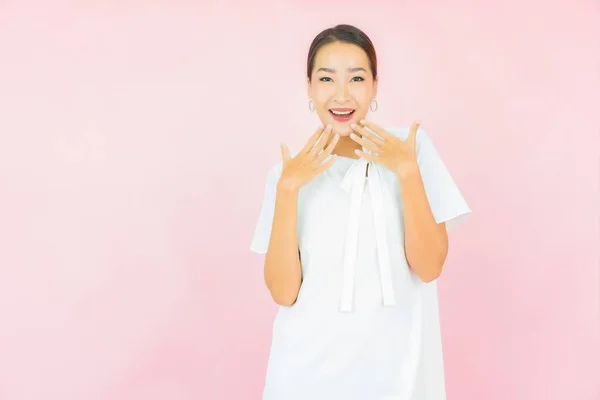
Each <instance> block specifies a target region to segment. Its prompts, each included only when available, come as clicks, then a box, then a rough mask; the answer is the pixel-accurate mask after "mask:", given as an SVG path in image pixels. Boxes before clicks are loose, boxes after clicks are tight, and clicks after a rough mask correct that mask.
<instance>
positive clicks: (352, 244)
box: [340, 159, 396, 311]
mask: <svg viewBox="0 0 600 400" xmlns="http://www.w3.org/2000/svg"><path fill="white" fill-rule="evenodd" d="M367 167H368V171H369V178H368V185H369V192H370V194H371V204H372V212H373V220H374V223H375V240H376V243H377V258H378V260H379V276H380V280H381V293H382V296H383V304H384V305H386V306H393V305H395V304H396V299H395V294H394V287H393V285H392V271H391V267H390V253H389V248H388V237H387V229H386V224H385V219H384V217H383V189H382V182H381V175H380V170H379V167H378V166H377V165H376V164H374V163H371V162H367V161H366V160H364V159H359V160H357V161H356V162H354V163H353V164H352V165H351V166H350V168H349V169H348V171H347V172H346V175H345V176H344V178H343V179H342V185H341V186H342V189H343V190H344V191H346V192H347V193H348V194H349V195H350V205H349V215H348V227H347V230H346V242H345V245H344V264H343V281H342V298H341V303H340V311H352V303H353V298H354V272H355V264H356V257H357V249H358V231H359V221H360V211H361V203H362V196H363V189H364V187H365V175H366V172H367Z"/></svg>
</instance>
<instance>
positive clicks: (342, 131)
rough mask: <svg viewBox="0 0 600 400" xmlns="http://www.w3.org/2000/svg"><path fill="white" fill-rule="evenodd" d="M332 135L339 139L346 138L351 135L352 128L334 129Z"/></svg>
mask: <svg viewBox="0 0 600 400" xmlns="http://www.w3.org/2000/svg"><path fill="white" fill-rule="evenodd" d="M333 133H337V134H338V135H340V137H347V136H350V134H351V133H352V128H350V127H349V126H340V127H334V129H333Z"/></svg>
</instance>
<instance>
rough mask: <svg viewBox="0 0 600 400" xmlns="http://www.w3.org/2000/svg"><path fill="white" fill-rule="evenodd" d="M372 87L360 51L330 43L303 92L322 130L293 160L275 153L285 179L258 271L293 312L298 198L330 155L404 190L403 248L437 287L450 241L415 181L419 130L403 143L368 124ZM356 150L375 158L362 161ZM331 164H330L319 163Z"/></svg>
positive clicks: (298, 272)
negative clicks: (347, 112)
mask: <svg viewBox="0 0 600 400" xmlns="http://www.w3.org/2000/svg"><path fill="white" fill-rule="evenodd" d="M377 84H378V80H377V79H373V76H372V72H371V69H370V67H369V59H368V57H367V55H366V53H365V52H364V51H363V50H362V49H361V48H360V47H358V46H355V45H353V44H348V43H341V42H334V43H330V44H328V45H325V46H323V47H322V48H321V49H320V50H319V52H318V53H317V55H316V57H315V64H314V69H313V72H312V76H311V78H310V79H307V89H308V95H309V97H310V98H311V99H312V100H313V101H314V103H315V111H316V113H317V115H318V116H319V119H320V120H321V122H322V123H323V125H324V126H325V128H324V129H323V128H322V127H319V129H317V131H316V132H314V134H313V135H312V136H311V138H310V139H309V140H308V142H307V143H306V145H305V146H304V147H303V149H302V150H301V151H300V152H299V153H298V154H297V155H296V156H295V157H293V158H291V157H290V153H289V149H288V148H287V146H286V145H285V144H282V145H281V155H282V161H283V171H282V175H281V178H280V179H279V182H278V184H277V193H276V201H275V213H274V217H273V226H272V230H271V237H270V242H269V247H268V250H267V254H266V256H265V265H264V279H265V283H266V285H267V287H268V289H269V292H270V293H271V297H272V298H273V300H274V301H275V302H276V303H277V304H279V305H282V306H291V305H293V304H294V303H295V301H296V299H297V297H298V293H299V291H300V286H301V285H302V267H301V259H300V253H299V249H298V237H297V215H298V194H299V191H300V189H301V188H302V187H303V186H304V185H305V184H307V183H308V182H310V181H311V180H312V179H314V178H315V177H316V176H318V175H319V174H321V173H322V172H323V171H325V170H326V169H327V168H329V167H330V166H331V165H333V163H334V162H335V155H339V156H343V157H349V158H363V159H366V160H369V161H373V162H376V163H378V164H381V165H383V166H384V167H386V168H388V169H389V170H390V171H392V172H394V173H395V174H396V176H397V177H398V180H399V182H400V186H401V187H402V190H401V192H402V193H401V196H402V201H403V206H404V223H405V231H406V232H405V242H404V243H403V245H404V247H405V252H406V256H407V260H408V262H409V265H410V267H411V268H412V269H413V270H414V272H415V273H416V274H417V275H418V276H419V277H420V279H422V280H423V281H424V282H430V281H432V280H434V279H436V278H437V277H438V276H439V275H440V273H441V270H442V265H443V263H444V260H445V258H446V254H447V251H448V238H447V234H446V227H445V224H444V223H440V224H437V223H436V222H435V219H434V217H433V215H432V212H431V209H430V207H429V203H428V201H427V197H426V195H425V189H424V185H423V181H422V179H421V175H420V173H419V168H418V165H417V160H416V152H415V143H416V134H417V130H418V126H419V124H418V123H414V124H413V125H412V127H411V132H410V135H409V138H408V139H407V141H406V142H405V141H402V140H400V139H399V138H397V137H395V136H394V135H392V134H390V133H388V132H386V131H385V130H384V129H382V128H381V127H379V126H377V125H375V124H373V123H371V122H367V121H366V120H365V117H366V115H367V113H368V112H369V106H370V104H371V100H372V99H373V98H374V97H375V96H376V94H377ZM332 108H352V109H354V110H355V111H354V113H353V115H352V118H351V119H350V120H349V121H347V122H339V121H336V120H335V119H334V118H333V116H332V115H331V113H330V111H329V110H330V109H332ZM365 127H368V128H369V129H371V130H373V131H374V132H375V133H377V135H373V134H372V133H371V132H369V131H368V130H366V129H364V128H365ZM362 146H365V147H366V148H367V149H369V150H371V151H373V152H374V153H375V154H371V155H369V154H366V153H363V152H362V151H361V150H362ZM329 156H333V157H331V158H330V159H329V160H328V161H325V160H326V159H327V158H328V157H329Z"/></svg>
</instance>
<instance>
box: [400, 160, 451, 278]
mask: <svg viewBox="0 0 600 400" xmlns="http://www.w3.org/2000/svg"><path fill="white" fill-rule="evenodd" d="M397 176H398V180H399V181H400V188H401V189H400V192H401V197H402V204H403V207H404V227H405V239H404V249H405V253H406V259H407V260H408V264H409V265H410V267H411V268H412V269H413V271H415V273H416V274H417V275H418V276H419V278H421V280H422V281H423V282H431V281H433V280H435V279H437V278H438V277H439V276H440V274H441V272H442V266H443V265H444V261H445V260H446V255H447V254H448V234H447V232H446V224H445V223H440V224H438V223H436V221H435V218H434V217H433V214H432V211H431V208H430V206H429V201H428V199H427V195H426V192H425V187H424V185H423V180H422V177H421V173H420V171H419V167H418V165H417V164H416V163H415V164H414V168H411V169H408V170H406V171H405V173H402V174H397Z"/></svg>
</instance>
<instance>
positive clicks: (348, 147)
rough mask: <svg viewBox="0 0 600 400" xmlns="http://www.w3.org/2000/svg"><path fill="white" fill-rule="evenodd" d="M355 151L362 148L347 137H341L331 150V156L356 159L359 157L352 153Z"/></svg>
mask: <svg viewBox="0 0 600 400" xmlns="http://www.w3.org/2000/svg"><path fill="white" fill-rule="evenodd" d="M356 149H358V150H362V146H361V145H359V144H358V143H356V142H355V141H354V140H352V139H350V137H349V136H343V137H340V139H339V140H338V143H337V145H336V146H335V149H333V154H335V155H336V156H339V157H346V158H353V159H358V158H360V157H359V156H358V155H356V153H355V152H354V150H356Z"/></svg>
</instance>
